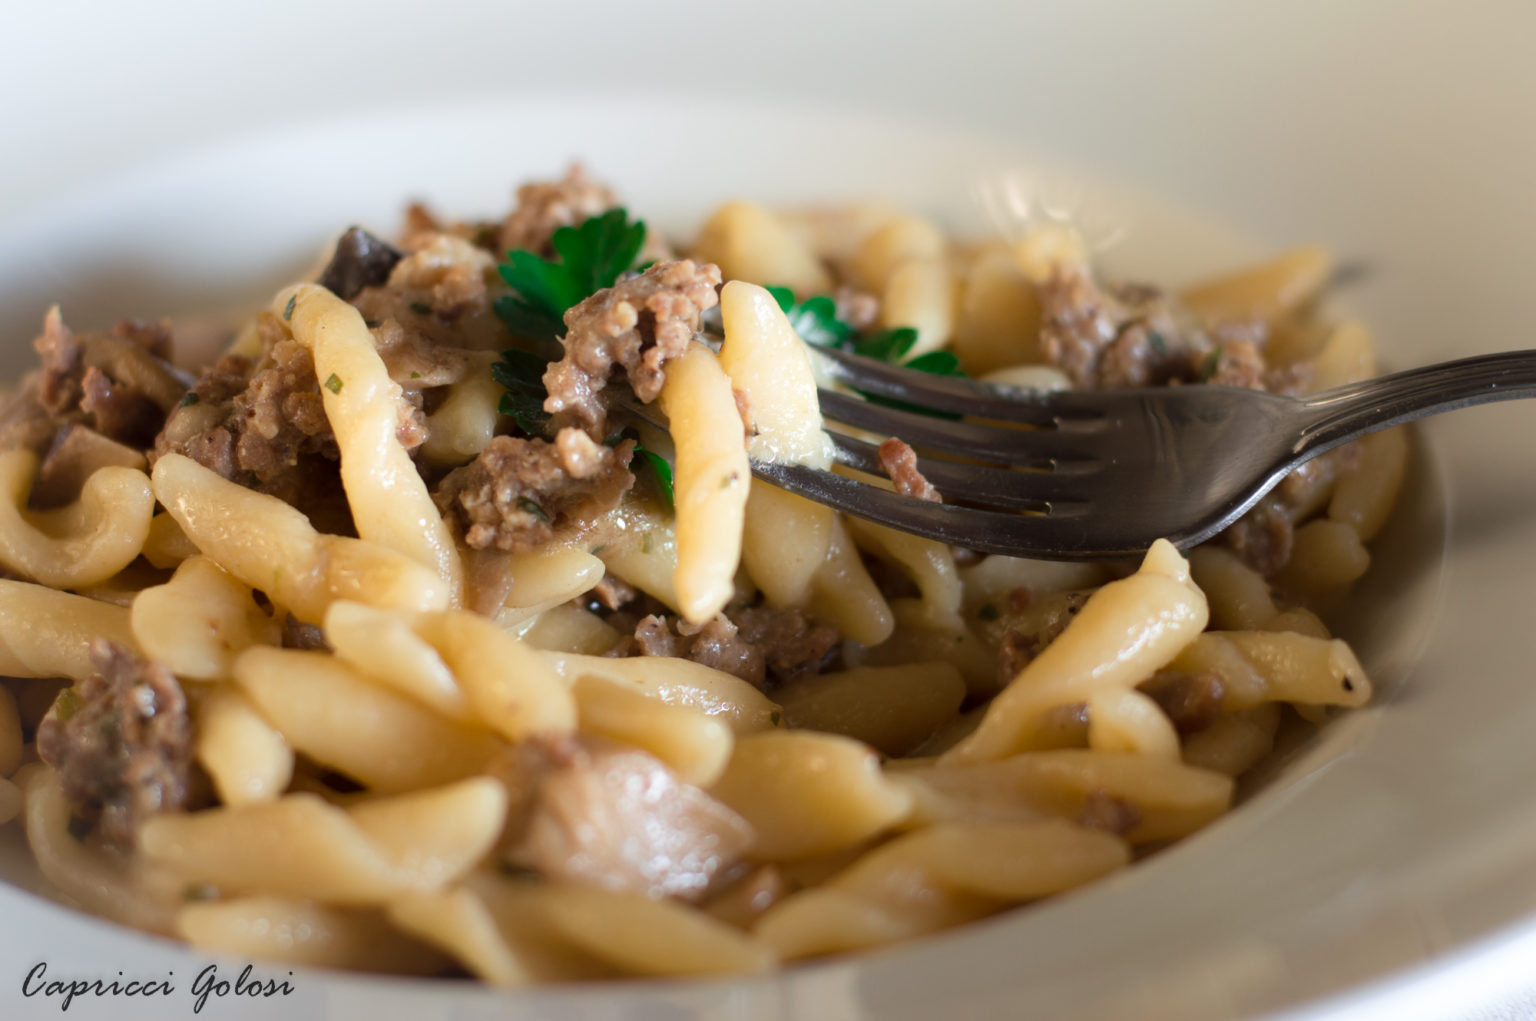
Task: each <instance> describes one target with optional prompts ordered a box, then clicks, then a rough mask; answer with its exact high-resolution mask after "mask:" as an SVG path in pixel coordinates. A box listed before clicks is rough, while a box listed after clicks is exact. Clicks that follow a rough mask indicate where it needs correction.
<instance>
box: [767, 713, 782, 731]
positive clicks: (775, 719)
mask: <svg viewBox="0 0 1536 1021" xmlns="http://www.w3.org/2000/svg"><path fill="white" fill-rule="evenodd" d="M783 718H784V715H783V714H782V713H780V712H779V711H778V710H777V709H775V710H774V711H773V712H771V713H769V714H768V722H769V723H771V724H772V725H773V726H775V727H777V726H778V725H779V721H780V720H782V719H783Z"/></svg>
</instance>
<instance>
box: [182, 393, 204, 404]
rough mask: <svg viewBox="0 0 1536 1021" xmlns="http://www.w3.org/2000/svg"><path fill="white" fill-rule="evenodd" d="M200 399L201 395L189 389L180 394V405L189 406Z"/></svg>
mask: <svg viewBox="0 0 1536 1021" xmlns="http://www.w3.org/2000/svg"><path fill="white" fill-rule="evenodd" d="M200 400H202V398H201V397H199V396H198V395H197V394H195V393H193V392H192V391H191V390H188V391H187V392H186V393H185V394H183V395H182V398H181V406H182V407H183V408H190V407H191V406H192V405H194V404H196V403H197V402H198V401H200Z"/></svg>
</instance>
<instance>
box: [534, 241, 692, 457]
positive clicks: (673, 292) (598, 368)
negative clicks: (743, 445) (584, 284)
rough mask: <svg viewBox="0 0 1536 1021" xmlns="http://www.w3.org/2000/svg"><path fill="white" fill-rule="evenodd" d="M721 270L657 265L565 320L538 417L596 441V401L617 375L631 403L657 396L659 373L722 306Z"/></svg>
mask: <svg viewBox="0 0 1536 1021" xmlns="http://www.w3.org/2000/svg"><path fill="white" fill-rule="evenodd" d="M719 287H720V268H719V267H718V266H715V265H712V264H710V263H703V264H697V263H694V262H693V261H692V260H690V259H682V260H679V261H676V262H658V263H656V264H655V265H654V266H652V267H651V268H650V269H648V270H646V271H645V272H644V273H641V274H640V275H639V276H635V277H631V278H629V279H628V280H621V281H619V282H618V283H617V284H615V285H614V286H613V287H610V288H607V289H605V290H602V291H598V292H597V293H596V294H594V295H592V297H590V298H588V299H587V300H585V301H583V302H581V303H580V304H579V305H576V306H575V307H573V308H571V309H570V310H569V311H567V312H566V313H565V328H566V334H565V339H564V341H563V343H564V345H565V356H564V357H563V358H561V359H560V361H558V362H555V363H554V364H552V365H551V366H550V367H549V369H548V370H547V371H546V372H545V373H544V386H545V388H546V389H547V390H548V391H549V397H548V399H547V400H545V402H544V410H545V411H548V412H549V413H550V414H551V415H554V416H555V421H556V423H557V424H559V425H575V426H579V427H580V428H582V429H584V430H585V431H586V432H588V433H590V434H591V435H593V436H601V435H602V433H603V427H604V424H605V422H606V420H607V409H606V408H605V407H604V406H603V404H602V401H601V400H600V394H601V393H602V390H603V388H604V387H606V386H607V385H608V380H609V378H610V377H612V376H613V375H614V374H615V373H618V372H622V373H623V374H624V375H625V376H626V377H627V379H628V381H629V385H630V387H631V388H632V389H633V390H634V392H635V396H637V397H639V398H640V400H642V401H645V402H650V401H653V400H655V399H656V397H657V395H659V394H660V393H661V384H662V381H663V379H664V376H663V373H662V366H663V365H665V364H666V362H667V361H668V360H669V359H672V358H676V357H678V356H679V355H681V354H682V353H683V352H684V351H686V350H687V349H688V344H689V342H690V341H692V340H693V336H694V334H695V333H697V332H698V330H699V325H700V316H701V314H702V313H703V312H704V310H705V309H710V308H714V307H715V306H716V305H717V304H719V302H720V296H719V294H718V288H719Z"/></svg>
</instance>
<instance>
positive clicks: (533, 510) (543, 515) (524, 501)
mask: <svg viewBox="0 0 1536 1021" xmlns="http://www.w3.org/2000/svg"><path fill="white" fill-rule="evenodd" d="M517 509H518V510H520V511H522V512H524V513H525V514H532V515H533V516H534V517H536V518H538V519H539V520H540V521H542V522H544V523H545V524H546V525H547V524H549V512H548V511H546V510H545V509H544V508H543V507H540V506H539V505H538V504H537V503H535V502H533V501H532V500H530V499H528V498H527V497H526V496H520V497H518V498H517Z"/></svg>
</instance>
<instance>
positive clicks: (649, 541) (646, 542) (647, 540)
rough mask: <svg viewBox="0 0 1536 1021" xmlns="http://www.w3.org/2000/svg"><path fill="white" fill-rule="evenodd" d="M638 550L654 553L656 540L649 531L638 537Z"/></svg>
mask: <svg viewBox="0 0 1536 1021" xmlns="http://www.w3.org/2000/svg"><path fill="white" fill-rule="evenodd" d="M640 552H641V553H654V552H656V540H655V538H654V537H653V536H652V535H651V533H650V532H646V533H645V534H644V535H642V536H641V537H640Z"/></svg>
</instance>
